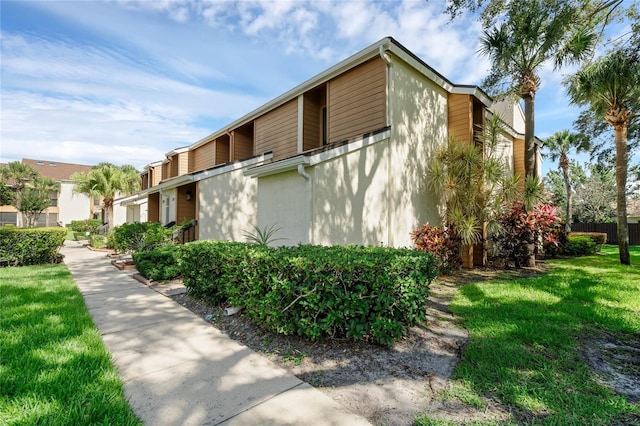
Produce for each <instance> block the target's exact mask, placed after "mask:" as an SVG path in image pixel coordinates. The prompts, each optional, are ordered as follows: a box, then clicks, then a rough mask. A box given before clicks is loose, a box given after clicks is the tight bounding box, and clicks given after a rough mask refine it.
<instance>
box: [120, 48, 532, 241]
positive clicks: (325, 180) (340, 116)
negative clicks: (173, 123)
mask: <svg viewBox="0 0 640 426" xmlns="http://www.w3.org/2000/svg"><path fill="white" fill-rule="evenodd" d="M491 105H492V100H491V98H489V96H487V95H486V94H485V93H484V92H483V91H482V90H481V89H480V88H478V87H476V86H466V85H455V84H453V83H451V82H450V81H448V80H447V79H446V78H445V77H443V76H442V75H440V74H438V73H437V72H436V71H435V70H433V69H432V68H431V67H429V66H428V65H427V64H426V63H424V62H423V61H422V60H420V59H419V58H418V57H417V56H415V55H414V54H413V53H411V52H410V51H409V50H407V49H406V48H405V47H403V46H402V45H400V44H399V43H398V42H396V41H395V40H394V39H392V38H385V39H382V40H380V41H379V42H377V43H375V44H373V45H371V46H369V47H368V48H366V49H364V50H362V51H360V52H358V53H356V54H355V55H353V56H351V57H349V58H347V59H345V60H344V61H342V62H340V63H338V64H336V65H335V66H333V67H331V68H329V69H328V70H326V71H324V72H322V73H321V74H319V75H317V76H315V77H313V78H312V79H310V80H308V81H306V82H304V83H302V84H301V85H299V86H297V87H295V88H294V89H292V90H290V91H288V92H286V93H284V94H283V95H281V96H279V97H277V98H276V99H274V100H272V101H271V102H269V103H267V104H265V105H263V106H262V107H260V108H258V109H256V110H255V111H253V112H251V113H249V114H247V115H245V116H244V117H242V118H239V119H238V120H236V121H234V122H233V123H231V124H229V125H228V126H225V127H224V128H223V129H220V130H219V131H217V132H215V133H213V134H211V135H209V136H207V137H205V138H204V139H201V140H199V141H197V142H195V143H194V144H192V145H190V146H187V147H182V148H177V149H175V150H173V151H171V152H169V153H167V154H166V158H165V159H164V160H162V161H158V162H155V163H151V164H149V165H148V166H147V167H146V168H145V170H144V172H143V173H142V175H141V177H142V192H141V193H139V194H138V195H137V196H135V197H130V198H129V200H130V201H124V202H123V203H122V204H124V205H131V204H132V203H136V202H138V203H139V202H140V200H141V199H142V198H146V202H147V210H148V213H147V220H149V221H160V222H162V223H164V224H167V223H169V222H176V223H177V224H178V225H179V224H181V223H183V222H185V221H188V220H193V219H196V220H197V237H198V238H199V239H225V240H244V234H245V233H246V232H247V231H253V230H254V227H259V228H261V229H262V228H265V227H270V226H275V227H277V228H281V229H280V231H279V232H278V234H277V237H279V238H286V241H285V242H286V243H287V244H289V245H296V244H298V243H309V244H323V245H330V244H362V245H385V246H393V247H405V246H406V247H408V246H411V244H412V242H411V238H410V233H411V231H412V230H414V229H415V228H416V227H417V226H419V225H421V224H423V223H426V222H428V223H431V224H439V223H440V222H441V218H440V216H439V206H438V205H437V202H436V200H434V199H433V198H432V197H431V196H430V195H429V194H428V193H427V191H426V190H425V185H424V182H425V174H426V170H427V165H428V163H429V161H430V159H431V157H432V154H433V153H434V152H435V151H436V150H437V149H438V147H440V146H442V145H443V144H444V143H446V141H447V140H448V138H449V137H451V136H453V137H455V138H456V139H457V140H459V141H463V142H466V143H475V142H474V132H475V131H477V130H479V129H480V128H481V127H482V125H483V123H484V120H485V118H486V117H487V116H488V114H491V112H489V108H490V106H491ZM497 112H499V113H500V114H501V116H505V118H504V120H505V122H506V124H507V125H508V126H507V127H508V130H507V131H506V133H505V134H504V135H503V138H502V139H503V141H502V143H501V153H502V155H503V158H505V162H506V163H507V164H508V168H509V169H510V170H511V171H512V172H514V173H519V174H520V175H524V121H523V120H522V112H521V110H520V109H519V105H517V104H516V106H515V108H509V107H506V106H504V105H502V106H500V108H499V110H497Z"/></svg>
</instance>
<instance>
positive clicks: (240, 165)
mask: <svg viewBox="0 0 640 426" xmlns="http://www.w3.org/2000/svg"><path fill="white" fill-rule="evenodd" d="M272 158H273V153H271V152H268V153H266V154H262V155H260V156H258V157H253V158H249V159H247V160H243V161H238V162H236V163H231V164H227V165H225V166H223V167H218V168H215V169H211V170H205V171H202V172H196V173H194V174H193V181H194V182H198V181H201V180H204V179H209V178H211V177H214V176H218V175H222V174H225V173H229V172H232V171H234V170H239V169H244V168H247V167H251V166H255V165H256V164H258V163H265V162H268V161H271V159H272ZM258 167H259V166H258ZM244 173H245V174H246V171H245V172H244Z"/></svg>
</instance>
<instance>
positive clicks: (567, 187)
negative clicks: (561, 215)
mask: <svg viewBox="0 0 640 426" xmlns="http://www.w3.org/2000/svg"><path fill="white" fill-rule="evenodd" d="M560 162H561V163H562V176H563V177H564V190H565V191H566V192H567V210H566V213H567V219H566V221H565V224H564V230H565V231H566V232H567V233H569V232H571V181H570V180H569V164H568V161H564V162H563V161H562V160H560Z"/></svg>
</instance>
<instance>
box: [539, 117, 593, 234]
mask: <svg viewBox="0 0 640 426" xmlns="http://www.w3.org/2000/svg"><path fill="white" fill-rule="evenodd" d="M543 146H544V148H545V149H546V150H547V151H549V158H550V159H551V160H552V161H555V160H559V162H558V166H559V168H560V170H562V178H563V180H564V188H565V193H566V215H565V218H566V219H565V230H566V231H567V232H569V231H571V217H572V216H571V214H572V209H571V208H572V202H571V198H572V197H571V195H572V193H571V178H570V176H569V153H570V152H571V151H572V150H575V152H576V153H577V152H581V151H587V150H588V149H589V141H588V139H586V138H583V137H580V135H578V134H576V133H571V132H569V131H568V130H561V131H559V132H556V133H554V134H553V135H551V136H550V137H548V138H547V139H546V140H545V141H544V144H543Z"/></svg>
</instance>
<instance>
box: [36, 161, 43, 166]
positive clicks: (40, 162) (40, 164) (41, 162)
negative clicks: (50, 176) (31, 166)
mask: <svg viewBox="0 0 640 426" xmlns="http://www.w3.org/2000/svg"><path fill="white" fill-rule="evenodd" d="M36 164H37V165H38V166H44V161H36Z"/></svg>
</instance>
